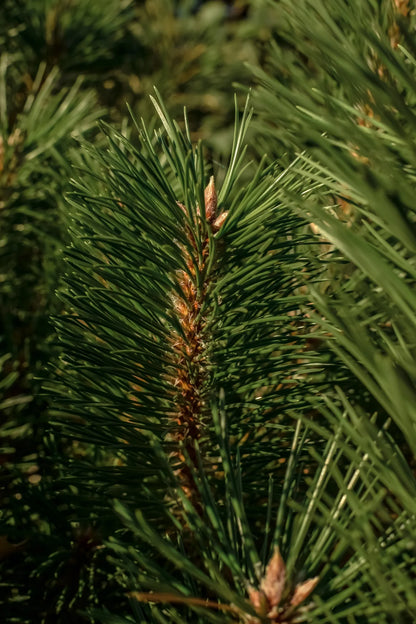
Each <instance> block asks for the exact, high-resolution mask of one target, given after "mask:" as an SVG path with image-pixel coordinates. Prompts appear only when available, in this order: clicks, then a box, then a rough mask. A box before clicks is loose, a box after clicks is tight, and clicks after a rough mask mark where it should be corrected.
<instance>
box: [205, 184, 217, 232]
mask: <svg viewBox="0 0 416 624" xmlns="http://www.w3.org/2000/svg"><path fill="white" fill-rule="evenodd" d="M204 199H205V217H206V219H207V221H209V222H210V223H212V222H213V221H215V215H216V212H217V201H218V200H217V191H216V190H215V184H214V176H211V178H210V180H209V183H208V186H207V187H206V189H205V191H204Z"/></svg>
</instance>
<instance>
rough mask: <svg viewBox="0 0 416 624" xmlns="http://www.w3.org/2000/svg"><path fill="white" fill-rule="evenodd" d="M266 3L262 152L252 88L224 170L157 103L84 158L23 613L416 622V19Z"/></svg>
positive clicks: (304, 0) (378, 8)
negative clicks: (254, 152) (40, 510)
mask: <svg viewBox="0 0 416 624" xmlns="http://www.w3.org/2000/svg"><path fill="white" fill-rule="evenodd" d="M271 6H272V7H274V15H275V16H278V20H277V21H278V22H279V24H280V29H279V32H278V35H277V36H276V45H275V46H272V48H271V50H270V56H269V66H268V69H267V71H262V70H259V69H255V74H256V76H257V78H258V80H259V86H258V88H257V89H256V94H255V99H254V101H255V104H256V110H257V111H258V113H259V114H258V116H257V118H256V120H255V122H254V124H255V125H254V127H255V128H256V131H257V133H262V137H259V140H258V143H257V148H258V149H259V150H260V151H261V150H263V149H264V148H265V147H266V146H267V151H268V155H267V156H264V157H262V158H261V159H259V162H254V163H253V162H251V161H250V160H249V158H248V157H247V148H246V146H245V137H246V133H247V130H248V128H249V127H250V124H251V123H253V122H252V121H251V120H250V117H251V110H250V104H249V103H247V104H246V107H245V109H244V111H243V113H242V114H241V115H240V114H239V112H238V106H236V117H235V124H234V141H233V146H232V149H231V153H230V156H229V159H228V162H227V163H226V166H225V167H223V166H222V165H221V164H219V163H218V162H215V161H213V159H212V158H211V157H210V150H206V148H205V147H204V144H203V143H195V142H194V141H193V140H192V139H193V135H192V133H191V129H190V125H189V123H188V120H187V117H186V115H185V119H184V121H183V122H182V120H179V121H178V122H176V121H174V120H173V119H172V118H171V116H170V115H169V113H168V111H167V109H166V107H165V105H164V103H163V100H162V98H161V97H160V96H159V95H157V97H156V98H155V99H154V100H153V104H154V107H155V109H156V112H157V115H158V120H159V121H158V124H157V125H156V129H155V130H154V131H151V130H150V129H149V127H150V126H152V127H153V124H148V123H146V122H141V123H137V127H136V130H135V131H134V133H133V132H132V133H129V138H126V136H125V134H123V133H120V132H117V131H116V130H114V129H112V128H111V127H110V126H108V125H107V124H102V136H103V137H104V139H103V140H101V139H100V142H99V144H98V145H96V146H94V145H91V144H86V143H84V144H83V146H82V147H81V149H80V150H79V151H78V152H77V155H76V161H77V165H78V168H77V170H76V172H75V174H74V178H75V179H74V181H73V183H72V192H71V193H70V195H69V196H68V204H67V205H68V211H67V214H68V219H67V222H68V246H67V249H66V252H65V258H64V261H63V263H64V268H63V272H62V283H61V286H60V289H59V297H60V301H61V305H62V307H63V312H60V313H58V314H55V316H54V324H55V327H56V332H57V338H58V342H57V345H56V349H57V351H58V352H59V353H60V359H59V364H58V365H56V363H55V362H54V361H52V362H51V369H50V370H51V371H53V374H52V377H53V381H51V379H49V381H47V382H46V383H45V390H46V391H47V393H48V395H49V401H50V415H51V419H52V422H51V429H50V430H49V433H48V438H47V440H48V454H49V468H48V475H47V478H43V479H42V482H41V488H39V489H38V490H37V492H38V496H39V501H41V504H42V505H43V506H44V507H45V508H47V509H48V510H49V511H48V523H47V528H46V529H45V527H44V526H40V523H39V527H38V528H39V533H40V534H41V536H42V537H41V538H40V539H38V540H37V541H35V542H34V543H35V544H36V547H38V548H40V549H42V547H45V545H46V544H47V547H46V549H45V551H44V553H43V556H42V553H40V552H38V553H37V558H36V556H35V557H34V553H33V546H32V549H31V551H29V552H26V551H25V550H23V551H22V552H19V553H15V555H16V557H17V559H15V561H18V562H19V564H18V565H17V566H16V567H15V575H16V574H17V576H18V581H19V582H20V583H21V584H20V590H17V591H16V585H17V584H16V585H15V591H14V592H11V597H12V598H13V600H12V603H13V604H12V607H11V608H10V606H9V607H8V609H7V611H6V617H7V618H8V619H9V620H10V621H18V622H32V621H33V622H34V621H36V622H38V621H41V622H46V623H55V622H103V623H114V624H127V623H149V624H152V623H153V622H158V623H163V624H168V623H171V622H176V623H191V622H192V623H198V624H202V622H204V623H205V622H214V623H215V622H218V623H220V622H230V623H234V624H236V623H238V624H295V623H297V622H304V623H306V624H315V623H316V624H317V623H318V622H319V624H322V623H328V624H368V623H370V624H371V623H374V622H377V623H380V624H391V623H394V624H407V623H409V624H410V623H412V622H414V621H415V615H416V602H415V591H414V589H415V582H414V571H415V565H416V549H415V543H416V541H415V540H416V524H415V515H416V514H415V502H414V501H415V500H416V498H415V493H416V479H415V476H414V453H415V433H414V425H415V423H414V420H415V415H414V405H415V398H416V397H415V396H414V394H415V390H414V388H415V384H414V382H415V379H414V376H415V370H416V367H415V366H414V363H415V354H414V345H415V344H416V341H415V330H414V324H415V320H414V319H415V306H416V299H415V294H414V285H415V284H414V279H415V275H414V259H415V243H414V207H413V196H414V193H413V192H412V191H413V190H414V189H413V186H414V179H415V175H414V170H415V163H414V149H413V142H412V137H413V131H414V130H415V128H414V125H415V124H414V119H413V117H414V116H413V99H414V98H413V93H414V84H415V83H414V50H413V47H412V45H413V44H412V37H411V35H412V29H413V23H412V19H413V17H412V14H411V11H410V7H409V6H408V3H406V2H399V1H398V0H395V2H390V1H387V0H383V1H382V2H377V3H369V4H368V5H365V4H362V3H360V2H358V0H336V2H334V3H331V5H330V6H329V5H328V4H327V3H324V2H316V1H314V2H312V0H301V1H300V2H299V3H297V4H296V5H293V3H291V2H289V0H280V1H279V2H276V3H275V4H274V5H271ZM402 18H403V19H402ZM311 73H312V78H311ZM276 76H278V77H279V78H278V79H277V77H276ZM311 87H312V88H311ZM133 118H134V115H133ZM211 146H212V143H211V142H210V147H211ZM282 147H283V148H284V150H285V153H283V151H282ZM47 533H48V535H47ZM46 535H47V538H46ZM45 552H46V553H47V556H45ZM35 554H36V553H35ZM19 558H20V559H19ZM34 559H37V565H36V566H33V560H34ZM29 561H31V565H32V566H33V567H32V569H33V572H32V576H31V583H29V584H28V583H27V582H26V583H25V582H24V581H23V580H22V566H24V565H25V563H26V564H27V562H29ZM19 566H20V567H19ZM19 575H20V576H19ZM23 588H24V591H23ZM31 609H32V612H31ZM33 609H34V610H33Z"/></svg>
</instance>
